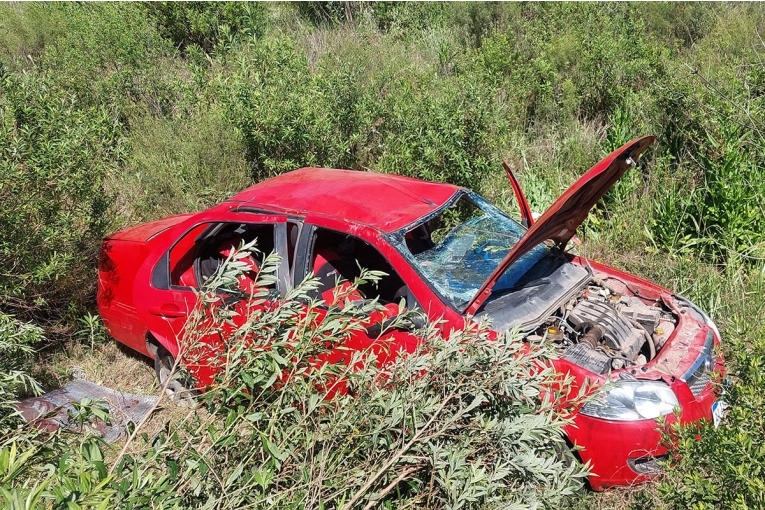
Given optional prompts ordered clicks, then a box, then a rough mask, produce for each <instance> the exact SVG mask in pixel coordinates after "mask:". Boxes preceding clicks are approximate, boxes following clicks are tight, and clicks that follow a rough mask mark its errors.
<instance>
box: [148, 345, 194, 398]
mask: <svg viewBox="0 0 765 510" xmlns="http://www.w3.org/2000/svg"><path fill="white" fill-rule="evenodd" d="M173 368H176V371H175V372H173ZM154 371H155V372H156V373H157V381H158V382H159V387H160V388H164V389H165V390H164V391H165V395H167V398H168V399H169V400H170V401H171V402H173V403H174V404H176V405H178V406H180V407H193V406H194V395H195V394H196V392H195V391H194V390H192V389H189V388H188V387H187V385H186V384H184V381H183V380H182V378H181V377H180V376H179V374H178V371H177V367H175V358H174V357H173V355H172V354H170V353H169V352H168V351H167V350H166V349H164V348H162V347H160V348H159V349H157V356H156V357H155V358H154ZM165 386H167V387H165Z"/></svg>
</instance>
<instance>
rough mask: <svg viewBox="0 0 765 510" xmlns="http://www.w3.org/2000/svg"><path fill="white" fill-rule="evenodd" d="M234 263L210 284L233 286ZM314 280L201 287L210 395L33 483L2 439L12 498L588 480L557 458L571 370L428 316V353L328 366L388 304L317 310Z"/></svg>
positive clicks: (489, 499)
mask: <svg viewBox="0 0 765 510" xmlns="http://www.w3.org/2000/svg"><path fill="white" fill-rule="evenodd" d="M234 258H235V257H234ZM274 263H275V262H274V260H273V257H271V258H270V259H268V260H267V261H266V263H265V264H264V265H263V269H262V270H261V273H262V274H264V277H268V276H267V275H268V274H270V273H272V272H273V270H274V267H275V266H274ZM234 266H235V263H231V264H230V265H229V266H227V267H224V268H223V269H222V270H221V272H220V273H219V274H218V277H217V279H215V278H214V279H213V284H214V285H216V286H218V287H222V288H228V287H229V286H233V285H234V284H235V282H236V276H237V275H238V272H237V268H236V267H234ZM232 267H233V269H231V268H232ZM239 269H241V268H239ZM377 277H378V275H376V274H374V273H364V274H362V277H361V278H362V279H364V278H369V279H372V280H374V279H375V278H377ZM359 283H360V282H359ZM315 285H316V283H315V282H313V281H308V282H306V283H305V284H304V285H302V286H300V287H298V288H297V289H295V290H293V291H291V292H290V294H289V295H288V296H287V297H286V299H284V300H282V301H280V302H279V303H278V304H276V305H274V306H271V307H269V308H267V309H264V308H263V307H262V306H260V304H261V298H258V297H255V298H252V299H251V300H249V301H246V302H240V303H238V304H231V302H230V300H228V302H223V301H222V299H221V295H220V293H216V292H215V291H213V290H210V291H209V292H206V293H204V294H202V295H201V296H200V297H201V298H202V299H201V300H200V302H201V303H202V305H200V308H198V310H197V311H196V312H195V314H194V315H193V316H192V319H191V322H190V323H189V324H187V327H186V331H187V334H186V336H185V337H184V338H185V340H184V345H185V346H186V347H185V348H184V350H183V351H182V352H183V353H185V354H184V356H192V357H190V358H189V360H190V361H191V362H193V360H194V358H193V353H194V352H202V351H201V350H200V349H199V347H200V344H198V342H199V341H200V340H201V341H206V339H209V338H210V335H213V336H214V337H217V336H218V334H221V333H222V336H221V338H224V339H225V340H224V341H223V343H222V344H220V345H218V347H217V349H216V350H215V351H214V352H216V353H217V356H218V359H219V360H220V361H221V362H222V363H223V365H222V366H221V367H220V368H223V369H224V370H225V371H224V372H223V373H221V374H220V375H219V377H218V379H217V381H216V385H215V386H214V387H213V388H211V389H210V390H209V391H208V392H207V393H205V394H204V395H202V396H201V397H200V402H201V404H202V406H204V408H203V409H200V410H199V411H198V412H196V413H192V414H190V415H187V418H186V419H185V420H184V421H182V422H181V423H178V424H172V425H170V430H169V431H168V432H166V433H161V434H160V435H159V436H158V437H157V438H153V439H149V438H148V437H145V438H144V439H143V440H144V441H146V442H147V446H148V449H146V450H144V451H142V452H136V448H135V445H134V446H133V448H131V450H132V451H133V452H134V453H132V454H130V455H125V452H126V451H127V449H128V446H129V443H128V445H125V447H124V448H123V450H122V452H121V453H120V454H119V455H118V456H117V457H116V459H114V460H113V461H112V463H111V467H109V465H108V464H107V463H106V457H105V454H104V453H103V446H102V445H99V444H98V441H95V440H93V439H86V440H84V441H83V442H82V443H81V445H80V446H79V447H78V448H77V449H76V450H75V451H74V452H73V453H72V454H71V455H68V456H64V457H63V458H62V460H61V461H60V462H59V463H58V465H57V466H56V467H54V468H53V469H52V470H51V471H50V472H49V474H48V475H47V476H45V477H43V479H42V480H41V481H40V482H38V483H37V484H36V485H34V486H32V487H29V486H25V485H23V484H22V483H21V482H22V480H24V479H25V478H26V476H28V475H30V474H31V471H30V469H31V467H32V466H33V465H34V464H33V463H27V464H30V465H24V466H18V465H17V463H15V462H14V461H13V459H14V458H15V457H14V455H15V446H13V445H11V446H8V447H5V448H3V449H2V450H0V477H3V476H4V475H3V468H5V470H6V471H5V472H6V473H12V475H10V474H8V475H5V479H3V485H2V490H0V501H2V500H4V501H5V502H6V503H9V502H11V501H19V500H21V499H23V498H24V497H33V498H37V499H38V500H39V501H46V502H49V503H50V504H53V505H54V506H57V505H63V504H76V505H95V504H99V503H102V502H103V504H106V505H111V506H115V505H116V506H119V507H132V506H134V505H141V506H143V505H154V506H156V505H159V504H163V505H173V504H175V505H180V506H183V507H199V506H203V505H214V506H219V507H225V508H240V507H242V506H244V505H252V506H256V507H260V506H266V505H267V506H269V507H276V508H293V507H294V505H295V504H296V503H298V504H302V505H306V506H313V505H316V504H319V502H321V503H322V504H325V505H331V506H337V507H343V508H351V507H357V506H360V505H367V506H372V505H374V504H376V503H383V504H385V505H386V506H389V507H399V506H401V505H403V504H406V503H410V504H417V503H419V504H422V505H426V506H429V507H432V506H438V507H448V508H473V507H478V506H483V505H485V504H490V503H493V504H498V503H505V504H507V503H512V504H514V505H516V506H517V507H519V508H531V507H536V506H537V505H539V504H540V503H543V504H545V505H550V504H555V503H556V502H559V501H561V500H562V499H563V498H565V497H567V496H569V495H571V494H572V493H574V492H575V491H576V490H577V488H578V487H580V485H581V480H582V478H583V477H584V476H585V475H586V471H585V470H584V469H583V468H582V467H581V466H579V465H577V464H576V463H575V462H573V457H570V456H568V457H567V456H562V455H561V453H562V452H565V451H566V448H565V443H564V441H563V437H562V426H563V425H564V424H566V423H568V421H567V420H566V419H565V418H563V417H562V416H561V414H560V413H559V409H558V408H557V405H556V404H554V403H553V399H551V398H550V397H551V394H554V392H555V390H554V389H553V388H554V387H556V384H559V383H563V384H564V385H565V384H566V381H565V380H561V379H560V376H559V375H558V374H557V373H555V372H554V369H552V367H551V366H550V365H549V364H548V363H547V356H548V353H547V352H544V351H533V352H531V353H527V352H525V349H524V346H523V344H522V343H521V342H519V341H517V340H516V339H514V338H512V337H510V336H502V337H500V338H498V339H496V340H491V339H489V338H488V335H487V333H486V331H485V330H483V329H480V328H474V329H473V330H472V331H465V332H454V333H452V334H451V335H450V337H449V338H448V339H444V338H442V336H441V332H440V329H439V328H437V327H435V326H430V327H429V328H428V329H427V331H424V334H425V336H426V340H425V342H424V343H423V345H422V346H421V347H420V348H419V349H418V350H417V352H415V353H412V354H408V355H402V356H400V357H399V358H397V360H396V361H395V362H393V363H391V364H388V365H385V366H382V367H381V366H378V364H377V363H376V361H375V355H374V354H373V352H372V351H367V352H348V353H347V357H346V359H345V360H342V361H339V362H327V363H319V362H317V360H318V359H322V356H323V355H325V354H326V353H328V352H329V351H331V350H333V349H342V344H343V343H344V342H345V340H346V339H347V338H348V337H349V336H350V335H352V334H353V331H355V330H358V329H359V328H360V327H362V324H361V322H360V321H361V320H362V317H363V316H365V315H366V314H368V313H369V312H370V311H372V310H373V309H374V308H376V306H377V305H376V303H374V302H368V303H365V304H364V305H363V306H361V307H358V306H352V305H351V303H350V302H346V305H345V306H344V308H343V309H340V308H337V307H330V308H329V309H328V310H327V311H326V314H325V315H324V316H323V318H320V316H319V315H317V312H318V308H315V307H319V306H321V305H322V303H320V302H314V303H311V302H309V301H307V300H306V292H307V291H308V289H310V288H313V287H315ZM352 291H353V290H352V289H351V290H349V291H348V292H352ZM341 297H342V296H341ZM341 302H342V301H341ZM306 306H308V308H307V310H306ZM234 313H247V315H246V316H245V317H243V319H244V325H243V326H241V327H237V326H236V325H235V324H234V323H233V322H232V314H234ZM401 320H403V319H401ZM237 323H239V324H241V322H239V321H237ZM392 326H395V324H392ZM204 351H205V352H206V353H207V355H209V352H210V351H209V348H205V349H204ZM208 361H211V362H213V363H214V360H208ZM340 387H344V388H347V389H348V392H347V393H346V392H345V391H341V392H338V388H340ZM331 395H334V396H333V397H332V398H329V397H330V396H331ZM138 433H139V429H137V430H135V431H134V432H133V436H132V439H133V440H134V441H139V440H140V436H137V435H136V434H138ZM52 447H53V448H64V447H65V444H64V443H57V442H54V443H52ZM54 454H55V453H54ZM26 455H27V457H31V456H32V455H35V453H29V454H26ZM4 459H5V460H8V462H7V463H6V464H3V461H4ZM25 460H27V459H25ZM29 460H31V459H29ZM13 466H15V467H13ZM0 479H2V478H0Z"/></svg>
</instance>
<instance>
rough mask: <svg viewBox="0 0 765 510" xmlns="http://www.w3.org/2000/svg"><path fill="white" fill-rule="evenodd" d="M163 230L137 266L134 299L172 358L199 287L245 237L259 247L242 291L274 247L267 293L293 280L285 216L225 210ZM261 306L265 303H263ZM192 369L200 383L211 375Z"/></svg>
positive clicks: (249, 286)
mask: <svg viewBox="0 0 765 510" xmlns="http://www.w3.org/2000/svg"><path fill="white" fill-rule="evenodd" d="M167 235H168V240H167V241H166V242H164V243H162V244H161V246H160V247H159V248H157V249H156V250H155V251H154V252H153V253H152V254H151V255H150V256H149V257H148V258H147V259H146V261H145V262H144V264H143V266H142V267H141V269H140V270H139V272H138V274H137V277H136V283H135V285H134V289H133V299H134V302H135V303H136V311H137V313H138V315H139V317H140V319H141V321H142V322H143V324H144V325H145V326H146V327H147V329H148V333H147V334H148V335H150V336H151V337H152V339H153V340H154V341H156V342H157V343H159V344H161V345H162V346H163V347H164V348H165V349H167V351H168V352H170V354H172V355H173V357H175V358H178V354H179V351H180V350H181V348H182V346H183V342H184V335H185V330H184V328H185V326H186V321H187V319H188V318H189V316H190V314H191V313H192V311H193V310H194V308H195V306H196V305H197V301H198V292H199V291H200V289H201V288H202V287H203V285H204V283H205V281H206V280H207V279H208V278H210V277H211V276H212V275H213V274H214V273H215V271H216V269H217V268H218V267H219V265H220V264H221V263H222V261H223V260H225V258H226V257H227V256H228V254H229V253H230V252H231V250H232V249H234V248H237V247H238V246H240V245H241V244H242V243H243V242H251V241H253V240H256V244H255V246H256V248H257V250H258V251H257V252H255V253H253V256H252V258H251V259H250V264H251V271H248V272H247V273H246V274H245V275H243V276H242V277H240V280H239V285H240V286H241V290H242V291H243V292H246V291H248V290H249V291H252V290H253V287H252V285H254V282H255V280H256V273H257V271H258V270H259V268H260V266H261V265H262V263H263V260H264V258H265V256H267V255H268V254H270V253H272V252H274V253H276V254H278V255H279V256H280V257H281V261H280V263H279V264H278V265H277V269H276V277H277V278H276V283H274V284H273V285H271V286H270V288H269V289H268V291H269V294H268V296H269V298H270V299H277V298H278V297H280V296H283V295H284V294H285V293H286V292H287V290H288V288H289V286H290V285H291V282H290V278H289V268H288V262H287V229H286V217H284V216H281V215H260V214H239V213H223V214H219V215H216V216H214V217H210V218H207V219H204V218H203V219H199V220H198V221H195V222H194V223H192V224H188V223H185V224H183V225H180V226H179V228H177V229H173V231H172V232H171V233H168V234H167ZM263 306H267V302H266V303H264V304H263ZM197 340H199V339H197ZM191 368H192V372H194V374H195V376H197V379H198V381H199V382H200V383H201V384H203V385H204V384H207V383H208V382H209V381H210V380H211V377H212V373H211V372H210V371H209V370H206V369H205V368H204V367H196V369H193V367H191Z"/></svg>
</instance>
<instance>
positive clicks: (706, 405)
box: [566, 379, 716, 491]
mask: <svg viewBox="0 0 765 510" xmlns="http://www.w3.org/2000/svg"><path fill="white" fill-rule="evenodd" d="M672 389H673V390H674V391H675V394H676V395H677V397H678V400H679V401H680V405H681V407H682V414H681V416H680V418H679V421H680V422H681V423H692V422H696V421H699V420H701V419H706V420H709V421H712V405H713V404H714V402H715V401H716V395H715V391H714V385H713V384H709V385H708V386H707V387H706V388H705V389H704V390H703V391H702V392H701V393H700V394H699V395H698V397H694V395H693V393H692V392H691V390H690V388H689V387H688V385H687V384H686V383H685V382H683V381H681V380H679V379H677V380H676V381H675V382H674V383H673V384H672ZM677 421H678V418H677V417H676V416H674V415H669V416H667V424H672V423H674V422H677ZM566 434H567V436H568V438H569V439H570V440H571V442H572V443H573V444H574V445H576V446H580V447H581V448H582V449H581V450H579V451H578V452H577V453H578V455H579V457H580V458H581V460H582V462H589V463H590V470H591V472H592V475H591V476H590V478H589V481H590V485H591V487H592V489H593V490H596V491H601V490H604V489H607V488H609V487H613V486H618V485H629V484H634V483H640V482H643V481H646V480H648V479H650V478H651V477H653V476H655V474H656V469H655V468H656V467H657V466H658V462H657V460H658V461H660V460H663V459H664V458H666V457H665V456H666V455H667V449H666V448H665V447H664V446H663V445H661V432H660V431H659V428H658V426H657V423H656V421H655V420H640V421H633V422H624V421H610V420H603V419H600V418H594V417H592V416H586V415H583V414H579V415H577V416H576V417H575V419H574V424H573V425H570V426H569V427H568V428H567V430H566Z"/></svg>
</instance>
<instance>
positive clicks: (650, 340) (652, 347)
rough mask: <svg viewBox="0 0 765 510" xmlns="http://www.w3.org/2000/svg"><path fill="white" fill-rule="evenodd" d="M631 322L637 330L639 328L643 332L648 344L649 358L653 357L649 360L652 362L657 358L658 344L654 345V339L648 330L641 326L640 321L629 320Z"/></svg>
mask: <svg viewBox="0 0 765 510" xmlns="http://www.w3.org/2000/svg"><path fill="white" fill-rule="evenodd" d="M628 318H629V317H628ZM629 321H630V322H631V323H632V325H633V326H635V327H636V328H638V329H639V330H640V331H642V332H643V336H644V337H645V340H646V342H648V351H649V353H648V354H649V356H651V357H650V358H648V361H651V360H652V359H654V358H655V357H656V344H654V343H653V337H652V336H651V334H650V333H649V332H648V330H647V329H645V326H643V325H642V324H640V323H639V322H638V321H636V320H634V319H631V318H629Z"/></svg>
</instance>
